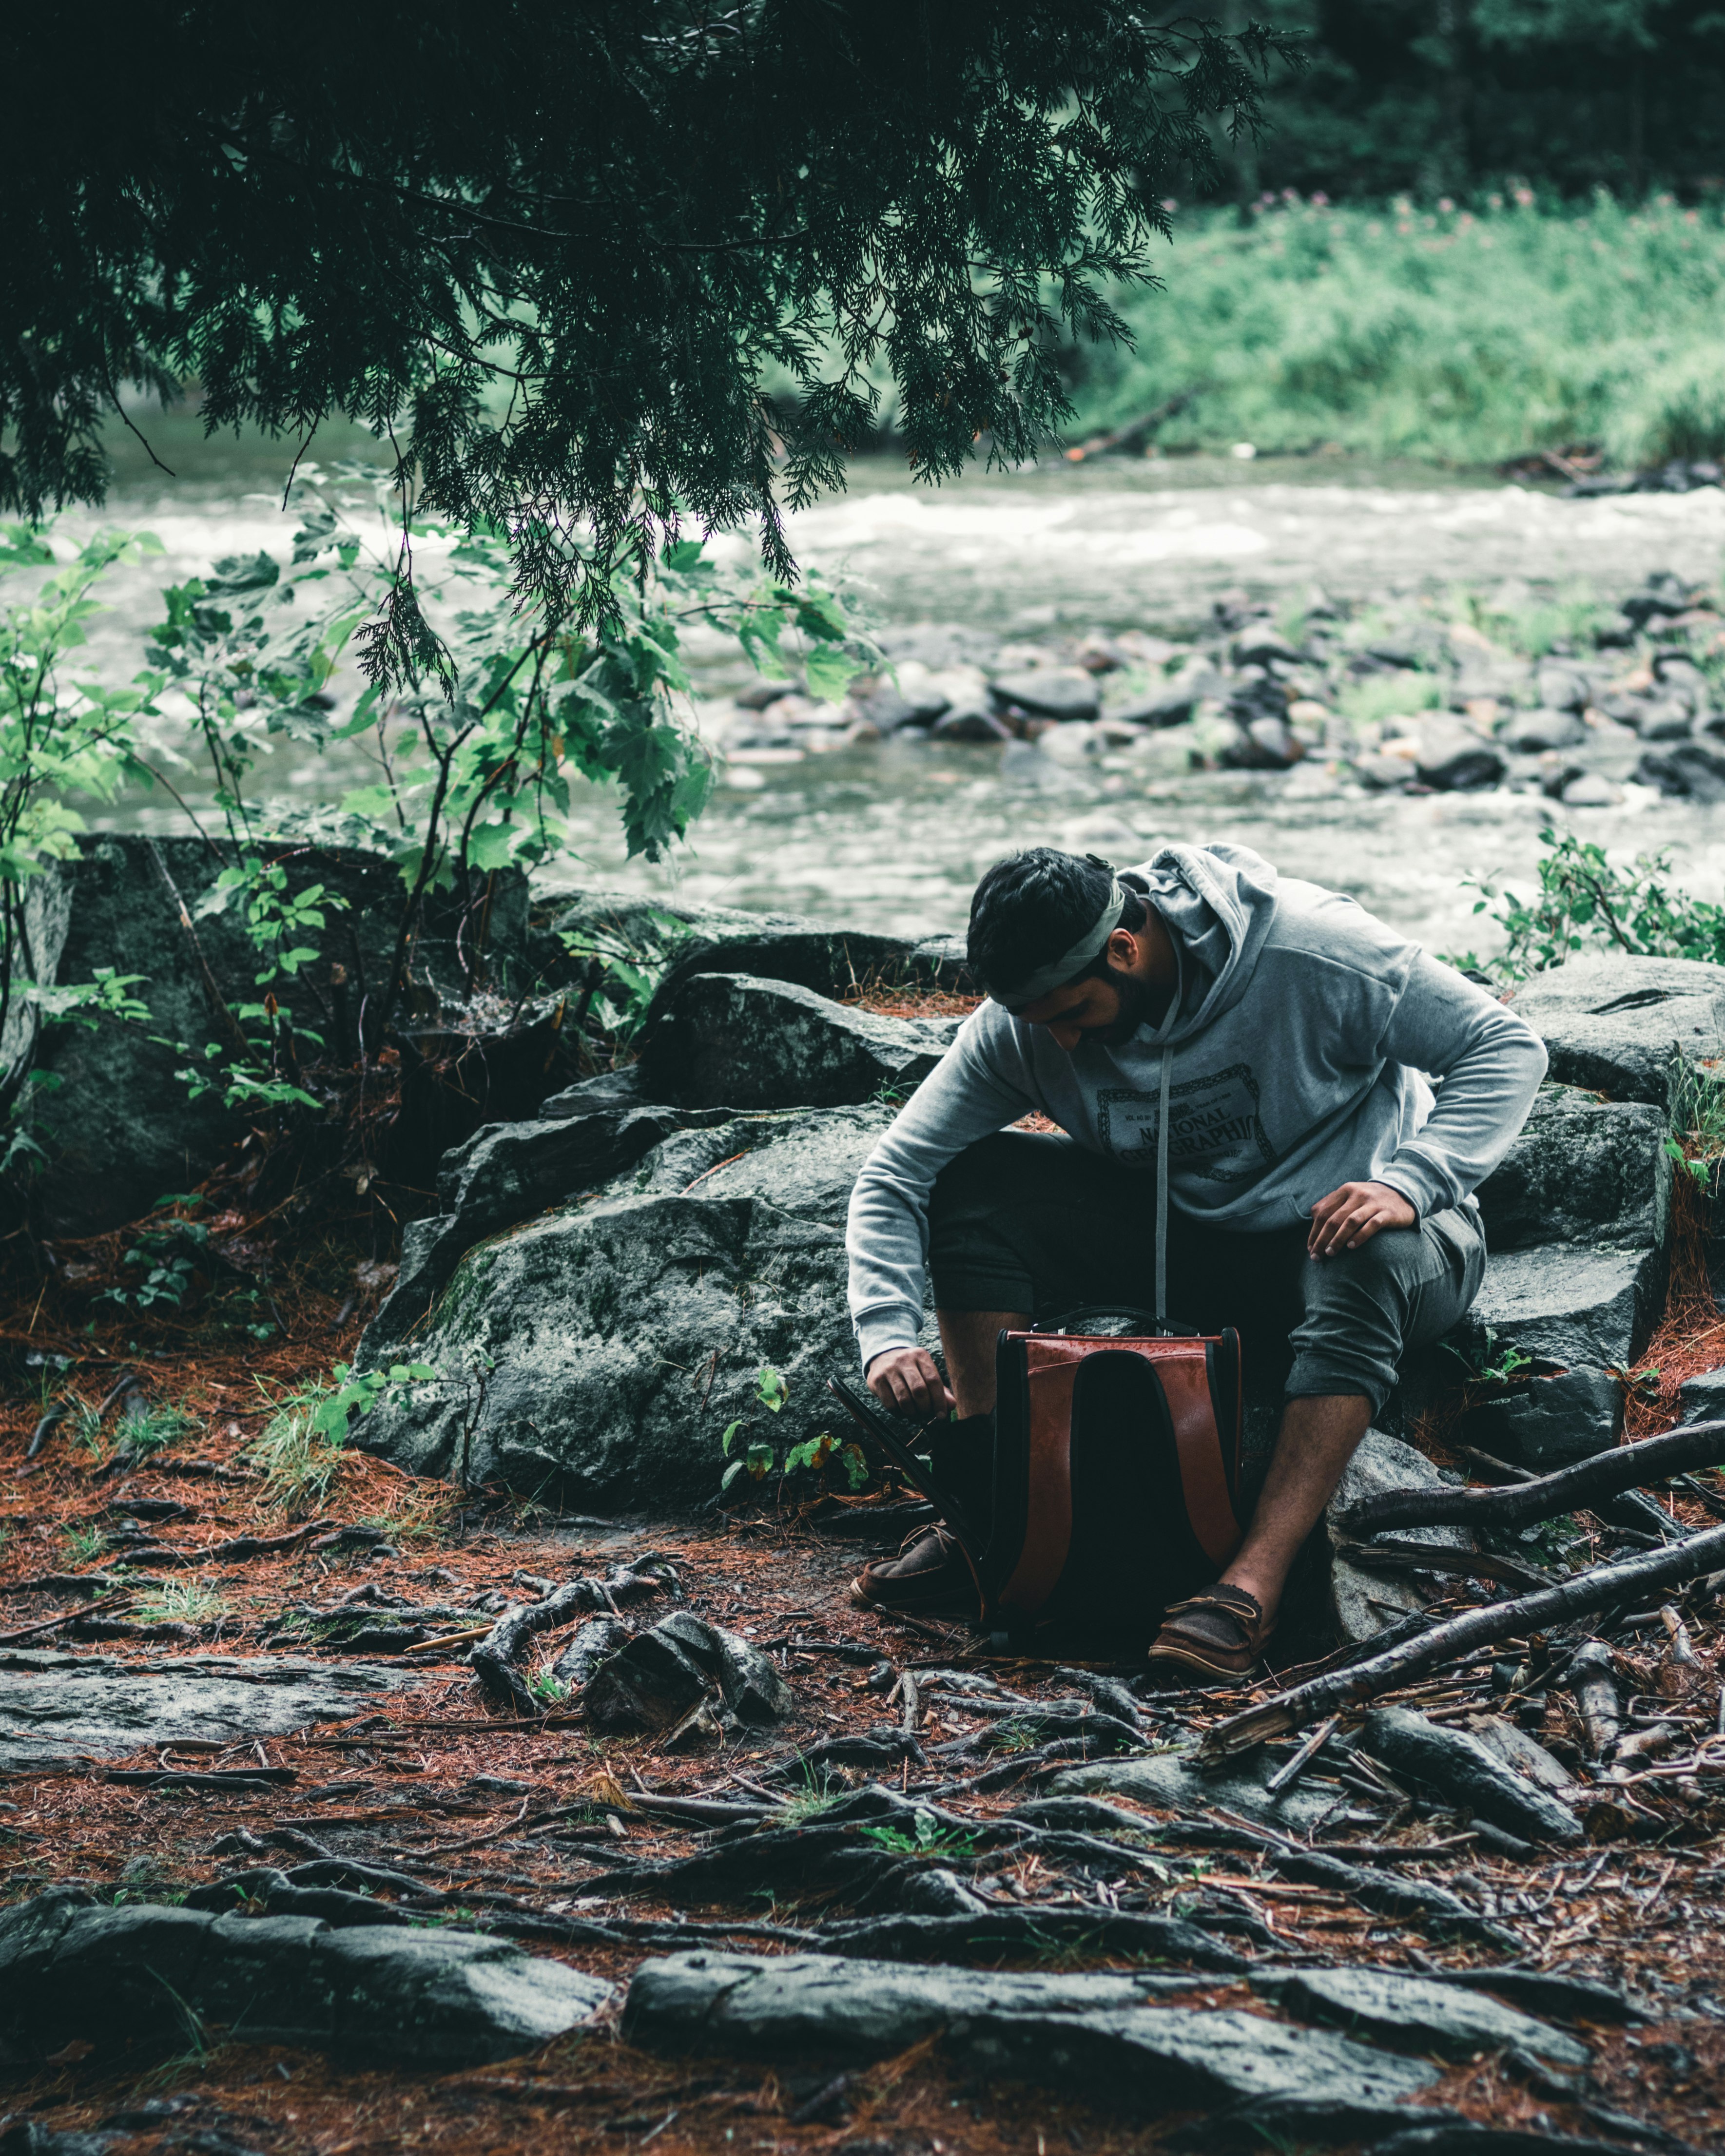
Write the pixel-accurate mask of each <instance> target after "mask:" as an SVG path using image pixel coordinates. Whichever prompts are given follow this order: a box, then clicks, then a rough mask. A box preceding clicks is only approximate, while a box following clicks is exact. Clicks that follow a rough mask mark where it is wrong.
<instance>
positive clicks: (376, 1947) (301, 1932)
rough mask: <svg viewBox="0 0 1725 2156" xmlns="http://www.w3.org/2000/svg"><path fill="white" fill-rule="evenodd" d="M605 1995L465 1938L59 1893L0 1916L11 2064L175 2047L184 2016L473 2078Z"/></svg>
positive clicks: (548, 2036) (588, 1983)
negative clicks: (85, 2044) (478, 2069)
mask: <svg viewBox="0 0 1725 2156" xmlns="http://www.w3.org/2000/svg"><path fill="white" fill-rule="evenodd" d="M611 1996H612V1988H611V1986H610V1985H609V1984H607V1983H605V1982H604V1981H603V1979H600V1978H598V1977H592V1976H586V1975H583V1974H581V1973H580V1972H579V1971H578V1970H576V1969H569V1968H567V1967H566V1966H565V1965H564V1964H563V1963H561V1962H555V1961H547V1960H540V1959H533V1958H529V1957H528V1956H527V1955H526V1954H524V1953H521V1950H520V1949H519V1948H516V1947H515V1946H512V1945H511V1944H509V1943H507V1942H506V1941H503V1940H500V1939H493V1938H484V1937H482V1936H481V1935H480V1934H479V1933H474V1932H461V1931H454V1930H444V1929H441V1928H439V1929H437V1930H423V1931H422V1930H418V1929H415V1928H408V1927H404V1926H399V1925H393V1924H377V1925H358V1926H352V1927H349V1928H341V1929H336V1928H331V1926H330V1925H328V1924H326V1923H324V1922H319V1921H317V1920H316V1919H314V1918H311V1917H227V1916H214V1915H211V1914H209V1913H208V1912H203V1911H201V1910H195V1909H176V1908H164V1907H159V1906H157V1905H154V1904H151V1903H148V1902H140V1903H134V1904H131V1905H129V1906H124V1907H119V1908H103V1907H96V1906H95V1905H94V1904H93V1903H92V1902H91V1901H90V1897H89V1896H88V1895H86V1894H85V1893H83V1892H81V1891H80V1890H79V1889H76V1888H66V1887H58V1888H55V1889H54V1890H53V1891H51V1892H49V1893H47V1894H44V1895H40V1896H39V1897H37V1898H36V1899H35V1900H34V1901H33V1902H22V1903H20V1904H18V1905H17V1906H16V1907H13V1908H10V1909H8V1910H6V1911H4V1912H0V2000H3V2001H4V2004H3V2006H0V2035H3V2037H4V2040H6V2042H7V2043H8V2045H9V2046H10V2047H11V2048H12V2050H13V2053H14V2056H16V2055H17V2054H18V2053H20V2052H21V2053H23V2054H24V2055H25V2056H34V2057H37V2058H39V2057H41V2056H43V2055H44V2054H46V2053H48V2052H50V2051H56V2050H59V2049H60V2048H61V2047H62V2046H64V2045H65V2044H66V2043H68V2042H69V2041H72V2040H78V2039H82V2040H86V2041H94V2042H95V2043H96V2044H97V2045H99V2046H100V2045H102V2044H105V2043H112V2042H113V2041H115V2040H116V2038H126V2037H136V2036H140V2035H145V2036H154V2037H169V2036H177V2037H178V2038H180V2039H181V2040H182V2041H183V2040H184V2033H185V2025H186V2023H185V2017H186V2015H187V2014H188V2013H189V2014H192V2015H196V2016H197V2018H198V2021H199V2022H200V2023H205V2024H211V2025H215V2026H217V2027H219V2028H222V2029H223V2030H226V2032H227V2034H228V2036H229V2038H230V2040H231V2039H233V2038H238V2039H239V2040H243V2041H246V2042H249V2043H264V2044H305V2045H310V2046H314V2047H315V2048H316V2049H318V2050H321V2051H336V2052H343V2053H347V2054H351V2055H355V2056H359V2057H362V2058H376V2059H380V2060H387V2061H392V2062H395V2063H398V2064H401V2065H417V2066H438V2067H449V2066H479V2065H482V2064H485V2063H486V2062H487V2061H491V2060H495V2059H506V2058H511V2057H514V2056H516V2055H517V2054H518V2053H520V2052H522V2051H535V2050H536V2049H537V2048H538V2047H539V2046H541V2045H542V2044H546V2043H549V2042H550V2041H551V2040H552V2039H553V2038H555V2037H558V2036H564V2035H568V2033H569V2032H570V2030H572V2029H575V2028H577V2027H578V2026H579V2025H581V2024H582V2023H583V2022H584V2021H586V2020H589V2019H590V2018H591V2017H592V2016H593V2014H594V2013H596V2012H597V2011H598V2009H599V2008H600V2007H601V2006H603V2005H605V2004H606V2003H607V2001H608V1999H610V1998H611Z"/></svg>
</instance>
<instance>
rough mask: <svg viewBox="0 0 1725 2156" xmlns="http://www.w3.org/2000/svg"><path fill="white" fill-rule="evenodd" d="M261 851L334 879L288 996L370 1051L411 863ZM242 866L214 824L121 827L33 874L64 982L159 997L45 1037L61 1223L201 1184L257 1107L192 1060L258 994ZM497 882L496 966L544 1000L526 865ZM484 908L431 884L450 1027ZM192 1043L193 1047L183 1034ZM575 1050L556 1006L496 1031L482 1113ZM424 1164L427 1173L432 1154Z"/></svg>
mask: <svg viewBox="0 0 1725 2156" xmlns="http://www.w3.org/2000/svg"><path fill="white" fill-rule="evenodd" d="M259 852H260V854H261V855H262V857H263V858H264V860H265V861H266V862H272V863H274V862H278V861H279V863H280V865H281V866H282V868H283V869H284V870H285V872H286V875H287V879H288V882H287V888H288V890H289V891H291V892H293V893H295V894H296V895H297V894H300V893H303V892H305V891H307V890H309V888H310V887H311V885H314V884H316V885H322V886H323V889H324V891H325V892H326V898H325V901H324V911H325V916H326V918H325V922H324V926H323V927H322V928H321V929H313V930H311V931H310V932H308V935H307V937H306V938H305V940H306V941H308V942H313V943H315V945H316V950H317V956H316V958H314V959H312V960H311V961H310V962H307V963H305V964H304V965H303V966H301V967H300V970H299V971H298V972H297V973H295V977H294V979H293V982H292V983H291V984H290V988H288V990H287V991H286V993H285V995H284V998H283V1000H284V1001H285V1003H286V1004H287V1005H288V1006H289V1008H290V1010H291V1012H292V1014H293V1017H294V1019H295V1022H296V1023H297V1024H300V1025H301V1026H304V1027H305V1028H307V1029H313V1030H316V1032H318V1033H320V1034H322V1036H323V1038H324V1039H325V1040H326V1042H327V1043H328V1044H329V1045H330V1048H331V1052H332V1054H333V1055H335V1057H336V1060H341V1057H342V1055H343V1053H344V1050H345V1051H347V1052H355V1053H357V1048H356V1047H355V1045H354V1044H353V1040H352V1028H353V1024H354V1023H355V1020H356V1017H357V1009H358V1001H359V998H360V997H361V996H362V995H363V994H365V993H367V990H369V992H370V993H371V994H372V996H373V997H374V998H375V997H376V996H378V995H381V993H382V989H383V986H384V984H385V983H387V982H388V978H389V975H390V971H391V968H392V966H393V959H394V953H395V945H396V939H397V935H398V927H399V921H400V916H401V910H402V905H403V889H402V883H401V878H400V876H399V875H398V872H397V870H396V867H395V865H394V863H393V862H392V861H390V860H386V859H385V858H384V856H383V855H381V854H373V853H368V852H366V851H363V850H360V849H357V848H353V847H347V846H336V845H329V846H325V845H321V844H316V843H308V842H307V840H306V839H304V838H300V837H284V838H281V839H273V840H266V841H264V843H263V844H261V845H260V847H259ZM224 865H225V864H224V861H223V858H222V857H221V856H220V855H218V854H217V853H215V852H214V850H213V849H212V848H210V847H209V846H208V845H206V844H204V842H203V840H202V839H170V838H162V839H152V838H148V837H144V836H141V835H138V834H119V833H105V834H102V835H101V836H100V837H92V838H88V839H84V840H82V841H80V847H79V851H78V853H77V855H75V856H74V858H73V859H72V860H68V861H66V862H64V863H63V864H61V865H59V867H58V868H57V869H55V870H54V872H53V873H52V874H51V875H45V876H43V877H40V878H37V879H34V880H33V883H32V887H31V891H30V894H29V908H30V913H29V921H30V929H31V947H32V951H33V955H34V960H35V964H36V968H37V972H38V977H39V978H40V979H42V980H43V981H44V982H52V983H56V984H59V985H62V986H64V985H74V984H76V983H81V982H87V981H89V980H90V979H91V978H92V977H93V974H94V973H95V968H97V967H99V966H109V967H112V968H114V969H115V971H116V973H134V974H139V975H141V976H142V977H143V978H142V980H141V983H140V985H139V986H138V987H137V988H136V989H135V990H134V991H133V993H135V994H136V995H137V996H139V997H140V998H141V999H142V1000H143V1001H144V1002H145V1003H146V1004H147V1005H148V1006H149V1011H150V1018H149V1021H148V1023H147V1024H143V1023H140V1024H125V1025H122V1024H118V1023H116V1022H115V1021H112V1020H108V1019H104V1020H102V1021H101V1022H100V1024H98V1025H97V1026H96V1027H95V1029H93V1030H91V1029H86V1028H85V1027H82V1026H59V1027H55V1028H54V1029H51V1030H49V1032H48V1033H47V1034H45V1035H44V1038H43V1041H42V1044H41V1047H40V1050H39V1059H38V1060H39V1067H40V1068H41V1069H42V1070H44V1072H47V1073H50V1074H51V1075H53V1076H54V1077H55V1078H56V1079H58V1080H59V1087H58V1089H57V1090H56V1091H54V1094H53V1095H52V1096H51V1100H50V1101H49V1104H48V1106H47V1109H46V1112H45V1114H44V1122H45V1124H46V1125H47V1126H49V1136H50V1137H51V1138H52V1141H53V1142H52V1143H51V1145H50V1147H49V1152H50V1158H49V1163H48V1165H47V1167H46V1168H44V1170H43V1172H42V1173H41V1175H40V1176H39V1178H37V1181H36V1183H35V1187H34V1193H33V1196H34V1201H35V1203H36V1204H37V1205H38V1206H39V1209H40V1215H41V1219H42V1220H43V1223H44V1224H45V1226H46V1228H47V1229H48V1232H49V1234H50V1235H90V1234H94V1233H96V1232H98V1231H100V1230H101V1229H107V1228H111V1227H114V1226H116V1225H118V1224H121V1222H123V1221H126V1220H131V1219H136V1217H137V1216H138V1215H139V1214H141V1213H144V1212H146V1211H147V1210H148V1209H150V1208H151V1206H153V1205H154V1204H155V1203H156V1201H157V1199H159V1198H161V1197H162V1196H163V1195H164V1194H165V1193H167V1192H170V1191H176V1190H186V1189H188V1188H191V1187H192V1186H193V1184H194V1183H197V1182H198V1181H199V1180H200V1179H201V1178H203V1176H204V1175H205V1174H207V1173H208V1172H209V1170H210V1169H211V1168H213V1166H214V1164H215V1163H216V1162H217V1160H218V1158H220V1155H221V1152H222V1150H223V1147H224V1146H225V1145H226V1144H227V1143H228V1142H229V1141H230V1140H231V1139H232V1138H234V1137H236V1136H238V1135H239V1134H240V1133H241V1132H244V1127H245V1118H244V1116H230V1115H229V1114H228V1113H227V1111H224V1110H223V1108H222V1106H221V1105H220V1096H219V1094H218V1092H215V1091H211V1092H208V1093H206V1094H204V1095H203V1097H202V1098H201V1099H200V1100H198V1101H192V1100H191V1099H190V1098H189V1096H188V1094H187V1088H186V1086H185V1084H184V1082H183V1081H182V1080H181V1079H180V1078H179V1077H178V1076H177V1075H176V1073H177V1071H179V1070H181V1069H182V1067H184V1066H185V1065H187V1063H188V1062H197V1063H198V1064H202V1063H203V1050H204V1048H205V1046H206V1045H208V1044H209V1043H210V1042H212V1041H213V1040H216V1039H224V1040H225V1039H226V1038H227V1021H226V1020H225V1019H224V1018H223V1014H222V1010H221V1006H222V1005H223V1004H240V1003H245V1002H250V1001H254V999H255V998H256V995H257V986H256V980H257V973H258V968H259V960H258V954H257V952H256V950H255V948H254V946H253V945H252V943H251V942H250V940H249V937H247V936H246V934H245V932H244V925H243V922H242V920H241V918H240V916H239V909H238V908H237V906H236V907H233V908H231V909H230V908H227V907H223V906H219V905H218V903H217V901H218V900H219V899H220V896H221V894H220V893H219V892H218V891H216V888H215V885H216V880H217V878H218V875H219V874H220V873H221V870H222V869H223V866H224ZM487 885H488V890H487V896H486V898H485V932H484V948H483V962H484V964H485V968H487V970H488V972H489V973H490V978H491V981H492V983H493V985H495V987H497V988H501V989H502V990H503V991H504V992H505V993H506V994H507V995H509V996H510V997H511V998H513V997H516V996H521V997H526V995H527V993H529V991H530V990H531V988H532V986H533V980H532V977H531V973H530V972H529V970H528V968H527V947H528V926H527V885H526V877H525V875H522V873H521V871H520V870H501V871H500V872H499V873H498V874H497V875H495V877H491V878H488V879H487ZM466 912H467V901H466V895H465V893H464V892H459V891H454V890H449V891H433V892H429V893H428V894H427V895H426V906H425V914H424V924H423V932H422V933H421V934H420V935H419V936H418V938H417V939H416V941H415V942H414V945H413V981H414V985H415V989H416V992H417V993H418V995H419V996H420V997H422V998H426V999H427V1001H426V1007H425V1009H423V1010H422V1011H421V1014H420V1020H419V1023H420V1024H422V1025H430V1026H435V1025H436V1024H437V1023H438V1021H437V1020H436V1019H435V1018H434V1017H433V1016H432V1014H433V1013H434V1012H437V1011H440V1010H442V1009H447V1008H449V1007H451V1006H459V1005H462V1004H465V1002H466V1000H467V998H468V996H469V988H470V984H469V982H468V979H467V976H466V970H465V964H464V958H465V960H466V961H468V962H471V961H473V960H475V959H477V958H479V957H480V956H481V952H480V948H479V947H478V946H476V945H475V942H474V941H473V932H472V928H471V924H469V927H468V930H467V936H466V941H465V946H464V945H463V944H462V943H461V942H459V937H458V931H459V924H460V922H461V921H462V919H463V916H465V914H466ZM338 965H339V966H340V967H341V968H343V969H344V970H345V973H346V976H347V989H346V990H345V992H344V994H343V996H338V994H337V991H336V987H335V983H334V974H333V968H335V967H336V966H338ZM278 986H280V983H278ZM344 997H345V1000H344ZM374 1015H375V1011H374ZM468 1015H469V1016H470V1015H471V1014H468ZM467 1023H468V1018H467V1017H458V1018H456V1019H453V1020H452V1021H451V1024H452V1025H453V1026H454V1029H456V1030H458V1031H459V1029H460V1028H461V1027H462V1026H464V1025H465V1024H467ZM477 1023H478V1021H477V1020H475V1024H477ZM448 1037H449V1036H445V1038H448ZM181 1042H183V1043H186V1044H187V1046H188V1048H189V1050H190V1053H189V1055H188V1054H187V1053H182V1051H181V1050H180V1049H179V1048H178V1047H177V1046H176V1045H175V1044H177V1043H181ZM20 1045H21V1034H20V1033H19V1030H18V1026H17V1025H16V1024H14V1023H9V1024H8V1036H7V1039H6V1042H5V1044H4V1046H5V1049H6V1050H7V1052H8V1055H11V1054H13V1053H15V1052H16V1050H18V1047H19V1046H20ZM427 1045H428V1048H429V1049H430V1050H432V1051H433V1052H435V1051H436V1050H437V1049H438V1047H439V1045H441V1044H440V1042H439V1040H438V1039H435V1038H434V1039H430V1040H429V1041H428V1043H427ZM488 1050H489V1052H488V1053H487V1055H485V1056H484V1057H481V1058H479V1059H477V1060H475V1061H473V1062H472V1063H471V1064H470V1065H469V1066H468V1076H469V1082H470V1083H471V1084H472V1085H473V1086H475V1087H476V1088H478V1089H479V1091H480V1093H481V1094H482V1096H483V1097H482V1098H480V1100H479V1101H477V1102H476V1103H475V1107H474V1110H473V1112H474V1113H475V1116H480V1115H484V1114H486V1113H489V1114H490V1115H491V1116H512V1115H518V1114H530V1113H531V1111H532V1109H533V1107H534V1106H536V1104H537V1101H538V1100H539V1098H540V1096H541V1095H542V1093H543V1092H544V1091H545V1080H546V1078H547V1072H550V1071H553V1070H554V1069H555V1066H556V1065H557V1057H558V1055H560V1054H562V1053H564V1052H566V1050H567V1045H566V1044H564V1043H562V1039H561V1036H560V1034H559V1033H558V1032H557V1030H555V1029H552V1027H551V1026H550V1024H549V1023H548V1021H547V1022H546V1023H544V1024H538V1025H533V1024H528V1025H523V1026H518V1027H516V1029H514V1031H513V1032H511V1034H510V1035H509V1036H508V1038H507V1039H493V1040H491V1041H490V1043H489V1044H488ZM552 1082H557V1080H556V1078H555V1076H554V1077H553V1080H552ZM408 1090H409V1093H410V1094H412V1092H413V1086H412V1085H411V1084H410V1086H409V1089H408ZM452 1097H453V1096H452ZM420 1106H423V1103H422V1102H420V1101H410V1102H409V1103H408V1111H407V1112H406V1113H405V1114H404V1115H403V1116H402V1117H401V1118H398V1123H397V1126H396V1132H395V1137H394V1139H393V1143H394V1144H396V1145H398V1146H400V1145H403V1144H405V1143H408V1142H413V1141H414V1140H417V1139H418V1138H419V1137H421V1135H422V1134H421V1133H420V1132H419V1130H418V1108H419V1107H420ZM444 1106H445V1108H446V1107H447V1103H446V1102H445V1103H444ZM462 1112H464V1113H465V1112H466V1111H465V1108H464V1110H463V1111H462ZM413 1166H414V1170H415V1172H416V1173H417V1171H418V1162H417V1161H415V1162H414V1163H413Z"/></svg>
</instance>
